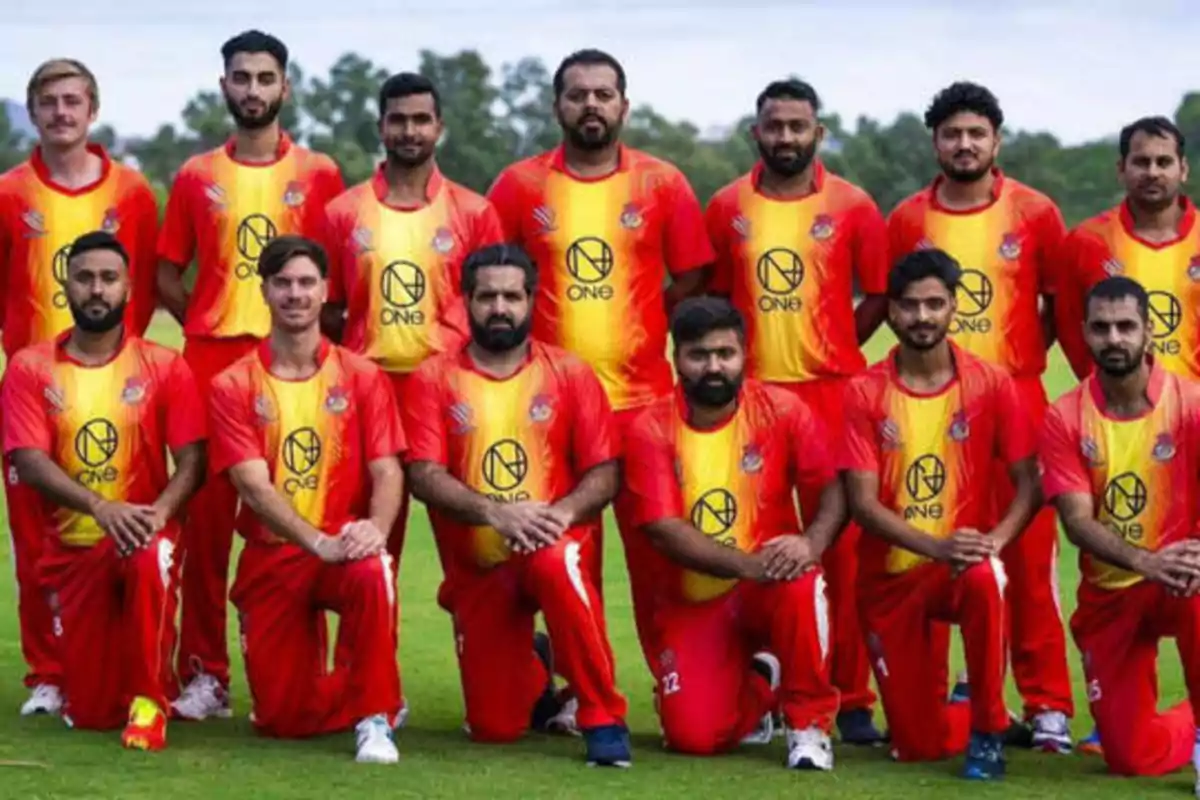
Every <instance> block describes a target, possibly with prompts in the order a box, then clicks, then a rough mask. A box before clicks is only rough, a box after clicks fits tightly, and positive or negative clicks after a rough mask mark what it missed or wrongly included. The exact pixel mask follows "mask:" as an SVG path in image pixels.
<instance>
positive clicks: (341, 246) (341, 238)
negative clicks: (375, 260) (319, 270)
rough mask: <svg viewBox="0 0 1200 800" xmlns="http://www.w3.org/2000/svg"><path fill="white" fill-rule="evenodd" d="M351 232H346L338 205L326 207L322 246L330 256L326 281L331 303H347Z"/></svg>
mask: <svg viewBox="0 0 1200 800" xmlns="http://www.w3.org/2000/svg"><path fill="white" fill-rule="evenodd" d="M348 235H349V231H347V230H346V224H345V222H344V218H343V215H342V214H341V213H339V211H338V209H337V204H336V203H334V202H332V201H331V202H330V203H329V204H328V205H326V207H325V212H324V215H323V217H322V219H321V233H320V241H321V246H322V247H324V248H325V252H326V254H327V255H328V256H329V276H328V278H327V279H326V283H327V284H328V289H329V301H328V302H330V303H344V302H346V295H347V294H348V292H347V290H346V280H347V278H346V275H347V272H348V269H347V265H346V259H347V252H346V250H347V248H346V243H347V239H348Z"/></svg>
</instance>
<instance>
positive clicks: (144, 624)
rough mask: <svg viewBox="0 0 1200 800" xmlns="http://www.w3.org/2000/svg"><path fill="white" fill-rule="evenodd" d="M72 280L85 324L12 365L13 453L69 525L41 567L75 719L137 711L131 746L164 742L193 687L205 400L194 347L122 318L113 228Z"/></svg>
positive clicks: (107, 719)
mask: <svg viewBox="0 0 1200 800" xmlns="http://www.w3.org/2000/svg"><path fill="white" fill-rule="evenodd" d="M64 288H65V292H66V296H67V302H68V304H69V307H70V310H71V315H72V317H74V319H75V327H74V328H73V329H71V330H70V331H68V332H67V333H65V334H63V335H62V336H60V337H58V338H57V339H56V340H55V341H52V342H46V343H45V344H40V345H34V346H32V347H29V348H27V349H25V350H23V351H21V352H20V353H18V354H17V356H16V357H15V358H14V359H13V361H12V363H11V364H9V366H8V374H7V375H5V380H4V385H5V390H4V422H5V425H4V451H5V453H6V454H7V455H9V456H10V457H11V458H12V460H13V463H14V464H15V465H16V468H17V474H18V476H19V477H20V480H21V482H22V483H24V484H27V485H29V486H31V487H33V488H34V489H36V490H37V491H38V492H40V493H41V494H42V496H43V498H44V502H45V506H46V508H45V519H47V520H51V521H52V525H53V530H52V531H51V532H49V533H48V535H47V537H46V545H45V549H44V550H43V552H42V556H41V559H40V561H39V563H38V570H39V573H40V576H41V582H42V585H43V587H44V589H45V590H46V591H47V593H48V594H49V596H50V599H51V607H52V609H53V610H54V613H55V622H56V624H55V629H56V633H57V635H58V641H59V644H60V654H61V657H62V665H63V691H64V693H65V695H66V705H65V707H64V713H63V716H64V718H65V719H66V720H67V723H68V724H69V725H71V726H72V727H76V728H92V729H102V730H103V729H109V728H115V727H118V726H120V724H121V722H122V720H124V719H126V714H128V722H127V725H126V727H125V732H124V734H123V735H122V737H121V741H122V742H123V744H124V745H125V746H126V747H131V748H137V749H141V750H159V749H161V748H162V747H164V746H165V745H166V743H167V741H166V733H167V717H166V713H165V712H166V708H167V702H168V700H169V699H170V697H171V696H174V695H175V694H176V693H177V690H176V687H175V686H174V685H173V680H172V670H171V651H172V649H173V643H174V627H173V623H174V619H175V603H174V599H173V598H174V593H175V585H174V584H175V580H176V577H177V568H176V564H175V562H174V558H173V556H174V551H175V542H176V541H177V540H178V534H179V531H178V523H177V522H176V521H175V515H176V513H177V512H178V511H179V509H180V508H181V507H182V506H183V503H184V501H186V500H187V499H188V497H189V496H190V495H191V494H192V493H193V492H194V491H195V490H196V488H197V487H198V486H199V485H200V481H201V479H202V477H203V474H204V466H203V460H204V453H203V441H202V440H203V437H204V413H203V408H202V406H201V405H200V404H199V403H198V401H197V396H198V395H197V393H196V387H195V384H194V382H193V380H192V375H191V372H190V371H189V370H188V368H187V365H186V364H185V363H184V361H183V359H182V358H181V357H180V356H178V355H177V354H176V353H174V352H172V351H170V350H168V349H166V348H165V347H159V346H158V345H155V344H151V343H149V342H145V341H142V340H141V339H138V338H136V337H135V336H133V335H131V334H129V333H127V332H126V330H125V327H124V325H122V322H121V319H122V316H123V314H124V312H125V304H126V300H127V298H128V293H129V258H128V256H127V255H126V253H125V250H124V248H123V247H122V246H121V244H120V243H119V242H118V241H117V240H116V239H115V238H114V237H113V236H112V235H111V234H108V233H104V232H96V233H89V234H86V235H84V236H81V237H80V238H79V239H77V240H76V241H75V242H74V244H72V245H71V249H70V251H69V254H68V257H67V281H66V283H65V284H64ZM168 448H169V449H170V451H171V455H172V456H173V457H174V460H175V464H176V468H175V474H174V475H171V476H170V478H168V469H167V450H168Z"/></svg>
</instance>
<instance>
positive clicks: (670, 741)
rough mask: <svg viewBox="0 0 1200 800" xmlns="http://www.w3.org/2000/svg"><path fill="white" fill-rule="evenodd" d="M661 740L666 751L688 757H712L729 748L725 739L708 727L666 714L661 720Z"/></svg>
mask: <svg viewBox="0 0 1200 800" xmlns="http://www.w3.org/2000/svg"><path fill="white" fill-rule="evenodd" d="M662 727H663V739H664V740H665V741H666V746H667V749H668V750H671V751H672V752H675V753H682V754H684V755H689V756H712V755H717V754H718V753H722V752H724V751H726V750H728V749H729V748H730V743H729V742H728V741H725V737H722V736H720V735H719V734H718V733H717V732H716V731H715V730H713V729H712V728H711V727H710V726H705V725H698V724H695V721H694V720H682V719H678V718H673V716H672V715H670V714H666V715H664V716H663V720H662Z"/></svg>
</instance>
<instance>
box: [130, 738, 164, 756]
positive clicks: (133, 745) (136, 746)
mask: <svg viewBox="0 0 1200 800" xmlns="http://www.w3.org/2000/svg"><path fill="white" fill-rule="evenodd" d="M121 745H122V746H123V747H124V748H125V749H126V750H141V751H142V752H157V751H159V750H162V749H164V748H166V746H167V745H166V743H165V742H164V743H163V744H158V745H156V744H152V743H151V742H150V740H149V739H145V738H142V737H134V738H130V739H126V740H125V741H123V742H121Z"/></svg>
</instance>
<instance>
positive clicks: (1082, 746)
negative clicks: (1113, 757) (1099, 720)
mask: <svg viewBox="0 0 1200 800" xmlns="http://www.w3.org/2000/svg"><path fill="white" fill-rule="evenodd" d="M1079 752H1081V753H1084V754H1086V755H1089V756H1102V755H1104V746H1103V745H1101V744H1100V731H1098V730H1096V729H1095V728H1092V732H1091V733H1089V734H1088V735H1087V737H1086V738H1084V739H1080V740H1079Z"/></svg>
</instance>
